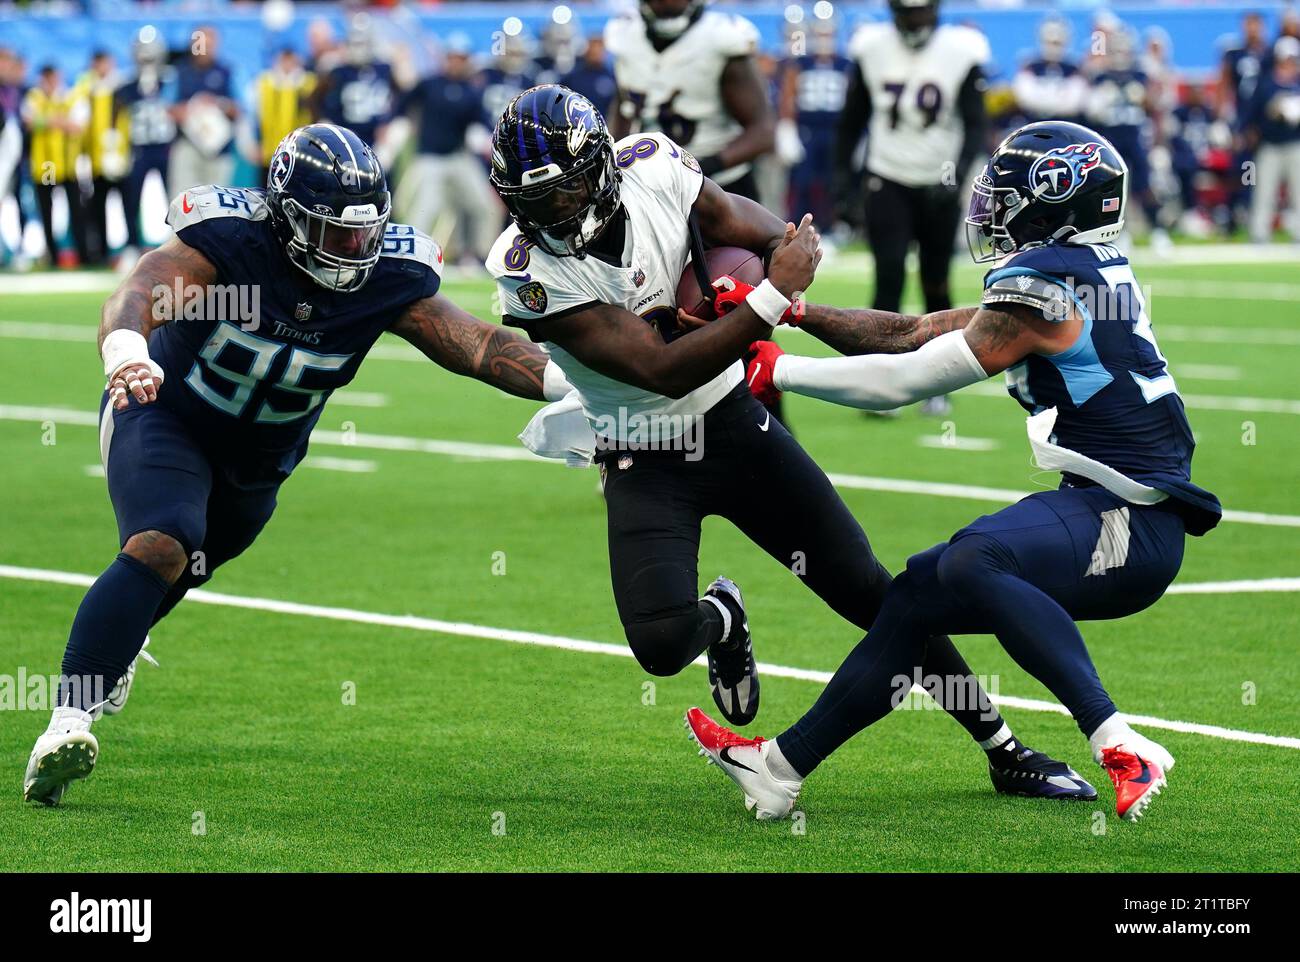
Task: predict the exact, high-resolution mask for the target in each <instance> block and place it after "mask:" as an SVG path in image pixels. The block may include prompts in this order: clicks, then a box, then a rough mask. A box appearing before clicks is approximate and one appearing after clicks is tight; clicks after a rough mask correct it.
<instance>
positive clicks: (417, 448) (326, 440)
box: [0, 404, 1300, 528]
mask: <svg viewBox="0 0 1300 962" xmlns="http://www.w3.org/2000/svg"><path fill="white" fill-rule="evenodd" d="M0 421H34V422H37V423H41V422H45V421H51V422H53V423H55V424H66V425H72V426H78V427H98V426H99V416H98V415H97V414H95V412H93V411H78V410H75V409H71V408H50V407H26V406H23V405H13V404H0ZM311 440H312V443H313V444H326V445H338V446H340V447H345V448H361V449H367V450H376V451H412V452H416V453H419V454H438V455H443V456H446V457H452V458H464V459H469V460H475V461H529V462H533V463H535V464H550V465H561V464H563V463H564V462H562V461H555V460H551V459H548V458H541V457H538V456H537V455H535V454H533V453H532V452H531V451H528V450H526V449H525V448H524V447H523V446H522V445H509V444H478V443H475V442H472V441H440V440H438V439H436V438H408V437H403V436H401V435H394V434H355V433H351V432H343V431H325V430H322V429H320V428H317V429H316V430H315V431H313V432H312V434H311ZM826 476H827V477H828V478H829V479H830V481H831V484H833V485H835V486H836V487H837V488H852V489H855V490H859V491H888V492H890V493H893V494H922V495H930V496H933V497H938V498H957V499H961V500H966V501H993V502H998V503H1001V504H1011V503H1012V502H1014V501H1019V500H1020V499H1021V498H1023V497H1025V496H1026V495H1028V494H1032V493H1033V492H1032V491H1018V490H1016V489H1014V488H986V487H982V486H980V485H973V484H954V483H951V482H947V481H912V480H909V479H906V478H875V477H870V476H867V475H860V474H839V473H835V472H827V474H826ZM1040 490H1048V489H1047V488H1042V489H1040ZM1223 520H1224V521H1233V522H1237V523H1241V524H1260V525H1266V526H1268V527H1275V528H1300V515H1294V514H1270V513H1268V512H1264V511H1237V510H1229V511H1224V512H1223Z"/></svg>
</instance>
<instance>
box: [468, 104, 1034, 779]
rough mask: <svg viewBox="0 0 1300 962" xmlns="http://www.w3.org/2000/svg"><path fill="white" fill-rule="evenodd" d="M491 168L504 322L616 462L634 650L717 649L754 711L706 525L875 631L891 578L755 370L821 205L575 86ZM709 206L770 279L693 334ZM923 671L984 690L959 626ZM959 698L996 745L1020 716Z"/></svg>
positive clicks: (985, 738) (521, 118)
mask: <svg viewBox="0 0 1300 962" xmlns="http://www.w3.org/2000/svg"><path fill="white" fill-rule="evenodd" d="M491 176H492V182H493V185H494V186H495V187H496V188H497V190H498V192H499V193H500V194H501V198H502V200H503V201H504V202H505V204H506V207H507V208H508V209H509V210H510V213H511V215H512V217H513V218H514V224H512V225H511V226H510V227H509V228H507V230H506V231H505V232H504V233H503V234H502V235H501V237H500V238H499V239H498V240H497V243H496V244H495V245H494V247H493V248H492V252H491V254H490V255H489V256H488V261H487V267H488V270H489V271H490V272H491V273H492V275H493V276H494V277H496V278H497V283H498V292H499V296H500V303H501V311H502V313H503V315H504V318H503V320H504V322H505V323H506V324H509V325H512V326H515V327H519V328H522V329H523V330H524V331H526V332H527V333H528V334H529V336H530V337H532V339H533V340H534V341H538V342H540V343H541V344H542V346H543V348H544V349H545V350H546V351H547V353H548V354H549V355H550V357H551V360H552V362H553V363H554V364H555V365H557V366H558V367H559V368H560V370H561V371H563V373H564V375H565V377H567V378H568V380H569V382H570V383H571V384H572V385H573V388H574V392H573V394H572V395H570V397H569V398H568V399H566V401H564V402H561V403H560V405H558V406H557V405H553V406H552V407H553V408H556V407H563V406H564V405H566V404H567V405H569V406H571V407H572V409H573V413H574V420H576V421H577V422H578V426H579V428H580V429H581V433H582V434H584V435H585V437H586V439H587V443H588V444H589V446H590V447H592V448H594V456H595V461H596V462H597V464H598V465H599V466H600V471H601V477H602V479H603V485H604V493H605V502H606V509H607V512H608V518H609V527H608V537H609V559H610V573H611V576H612V580H613V588H614V598H615V601H616V603H617V606H618V612H619V618H620V620H621V622H622V624H623V629H624V633H625V635H626V637H627V640H628V644H629V645H630V646H631V648H632V652H633V654H634V655H635V656H636V658H637V660H638V661H639V662H640V664H641V665H642V666H643V667H644V668H645V669H646V671H648V672H650V673H651V674H654V675H674V674H676V673H677V672H679V671H681V670H682V669H683V668H684V667H686V666H687V665H689V664H690V663H691V662H693V661H694V660H695V659H696V658H697V657H698V656H699V655H701V654H702V653H705V652H707V654H708V663H709V680H710V684H711V686H712V688H713V697H714V701H715V702H716V703H717V705H718V707H719V709H721V711H722V713H723V715H725V716H726V718H727V719H728V720H729V721H731V722H732V723H733V724H741V725H743V724H748V723H749V722H750V721H752V720H753V718H754V716H755V714H756V712H757V710H758V695H759V690H758V671H757V666H756V664H755V661H754V656H753V650H752V645H751V640H750V634H749V624H748V621H747V619H746V615H745V607H744V602H743V600H742V598H741V593H740V589H739V588H737V587H736V585H735V584H734V583H733V582H731V581H730V580H728V579H727V578H718V579H717V580H716V581H714V582H713V583H712V585H710V586H709V588H708V590H707V591H706V592H705V595H704V597H703V598H699V597H698V596H697V591H698V581H697V568H698V559H699V547H700V525H701V522H702V521H703V519H704V518H705V517H706V516H708V515H718V516H720V517H724V518H726V519H728V520H729V521H731V522H732V523H733V524H735V525H736V527H737V528H739V529H740V530H741V531H742V532H744V534H746V535H747V536H748V537H749V538H750V539H752V540H753V541H754V542H755V543H756V544H757V545H759V546H760V547H761V548H763V549H764V550H765V551H767V552H768V553H769V554H770V555H772V557H773V558H774V559H776V561H777V562H778V563H779V564H781V565H782V566H784V567H787V568H789V570H791V572H792V573H793V574H795V575H796V576H797V577H799V578H800V580H802V581H803V582H804V583H805V584H807V585H808V587H810V588H811V589H812V590H813V591H815V592H816V593H817V594H818V595H819V596H820V597H821V598H822V599H823V600H824V601H825V602H826V603H827V604H828V605H829V606H830V607H831V608H833V609H834V610H835V611H836V612H838V613H839V614H840V615H842V616H843V617H844V618H846V619H848V620H849V621H851V622H853V623H854V624H856V625H858V626H869V625H870V624H871V623H872V622H873V621H874V620H875V617H876V613H877V611H878V610H879V607H880V601H881V599H882V598H883V596H884V591H885V589H886V587H887V586H888V584H889V582H890V576H889V574H888V572H886V571H885V569H884V568H883V567H882V566H881V564H880V562H879V561H877V560H876V558H875V556H874V555H873V554H872V551H871V546H870V544H869V543H868V541H867V537H866V535H865V534H864V533H863V531H862V528H861V526H860V525H859V524H858V522H857V520H856V519H855V518H854V517H853V515H852V514H851V513H850V512H849V510H848V508H847V507H846V506H845V505H844V502H843V501H841V500H840V497H839V495H838V494H837V493H836V491H835V489H834V487H833V486H832V485H831V483H830V481H829V480H828V479H827V477H826V475H825V474H824V473H823V472H822V471H821V469H820V468H819V467H818V466H817V465H816V463H815V462H813V460H812V459H811V458H810V457H809V456H808V455H807V453H805V452H804V450H803V449H802V448H801V447H800V446H799V445H798V444H797V443H796V442H795V440H794V439H793V438H792V437H791V436H790V434H789V432H787V431H786V430H785V429H784V428H783V427H782V426H781V424H780V423H779V422H778V421H777V420H776V419H775V418H772V417H770V416H769V414H768V413H767V412H766V411H765V410H764V409H763V408H762V406H760V405H759V404H758V402H757V401H755V400H754V399H753V398H752V396H751V395H750V392H749V390H748V388H747V387H746V385H745V379H744V375H743V369H742V367H741V365H740V363H739V359H740V357H741V356H742V355H743V354H744V353H745V349H746V346H747V345H748V344H749V343H750V341H751V340H753V339H754V338H755V337H758V336H759V335H761V334H763V333H766V332H770V330H771V327H772V325H775V324H776V323H778V322H779V321H780V320H781V318H782V317H783V316H785V315H786V314H787V313H788V311H789V309H790V302H791V300H792V299H793V298H795V297H797V295H798V293H799V292H800V291H802V290H803V289H804V288H806V286H807V285H808V284H809V283H810V282H811V281H812V278H813V273H814V270H815V268H816V265H817V262H818V260H819V259H820V253H819V248H818V242H819V240H818V235H817V232H816V230H815V229H814V228H813V227H812V225H811V222H810V218H809V217H807V216H805V217H804V221H803V223H802V224H801V225H800V227H799V229H798V230H797V231H796V230H795V227H794V225H793V224H789V225H787V224H783V223H782V222H781V221H780V220H779V219H778V218H777V217H775V216H774V215H773V214H771V213H770V212H768V211H767V210H765V209H764V208H762V207H760V206H759V205H758V204H756V203H754V202H753V201H750V200H748V199H746V198H743V197H739V196H737V195H735V194H730V193H728V192H726V191H724V190H723V189H722V188H720V187H719V186H718V185H717V184H715V183H714V182H713V181H712V180H710V179H709V178H707V177H705V176H703V175H702V174H701V173H700V169H699V165H698V164H697V163H696V162H695V159H694V158H693V157H692V156H691V155H690V153H688V152H687V151H686V150H685V149H683V148H681V147H679V146H678V145H677V144H675V143H674V142H673V141H672V140H671V139H669V138H668V137H667V136H665V135H664V134H661V133H648V134H639V135H633V136H631V137H626V138H624V139H623V140H620V141H619V142H618V143H614V142H613V140H612V139H611V138H610V136H609V134H608V132H607V130H606V127H605V123H604V121H603V119H602V118H601V116H600V114H599V113H598V112H597V111H596V110H595V108H594V107H593V106H592V105H591V103H590V102H589V101H588V100H587V99H586V98H584V97H582V96H581V95H579V94H576V93H574V92H573V91H571V90H569V89H568V88H567V87H561V86H558V85H545V86H541V87H534V88H533V89H531V90H527V91H524V93H522V94H520V95H519V96H518V97H517V98H515V100H513V101H512V102H511V104H510V106H509V107H508V108H507V109H506V112H505V114H504V115H503V116H502V118H501V120H500V122H499V123H498V124H497V128H496V132H495V134H494V136H493V152H492V175H491ZM692 219H694V221H695V222H696V224H697V225H698V227H699V230H700V232H701V234H702V236H703V238H704V239H705V240H707V241H708V242H710V243H712V244H715V245H720V246H721V245H729V246H736V247H743V248H746V249H749V250H753V251H755V252H762V253H763V254H764V257H765V260H767V261H768V263H769V267H768V271H767V275H768V277H767V280H765V281H763V282H762V283H761V284H760V285H759V286H758V287H757V288H753V289H749V288H748V287H747V285H741V284H739V283H738V282H736V281H735V280H734V279H731V278H724V279H723V280H722V282H721V283H722V286H723V287H730V288H731V291H730V295H725V294H723V295H719V296H720V298H721V297H724V296H731V297H732V299H733V300H732V303H735V304H736V305H737V306H736V307H735V309H734V310H732V311H731V312H730V313H727V314H726V315H725V316H724V317H722V318H721V319H720V320H717V321H714V322H713V323H711V324H707V325H701V326H700V327H698V329H693V330H690V331H689V332H688V333H682V334H680V336H679V335H678V330H677V321H678V320H679V319H681V318H682V316H683V313H684V312H680V311H679V309H678V308H677V306H676V305H675V303H674V301H675V300H676V296H675V295H676V286H677V282H678V279H679V277H680V275H681V273H682V271H683V270H685V269H686V267H687V264H688V262H689V261H690V258H691V247H692V244H691V240H690V236H691V220H692ZM742 287H744V288H745V290H744V293H742V292H741V288H742ZM742 298H743V299H742ZM544 410H545V409H544ZM579 410H580V411H581V413H582V414H585V419H584V418H583V417H581V416H580V415H578V414H577V412H578V411H579ZM534 423H536V419H534ZM530 427H531V426H530ZM535 449H536V450H545V448H544V447H540V446H535ZM551 450H558V448H552V449H551ZM774 505H775V506H777V507H773V506H774ZM925 672H926V674H927V675H929V674H934V675H937V676H940V677H943V678H953V679H960V680H961V682H962V690H963V691H975V690H977V686H978V682H977V681H976V680H975V679H974V677H973V676H971V673H970V668H969V667H968V666H967V665H966V663H965V661H964V660H963V659H962V657H961V655H960V654H959V653H958V652H957V650H956V649H955V648H954V647H953V645H952V642H951V641H949V639H947V638H946V637H937V638H933V639H931V640H930V643H929V646H928V656H927V662H926V666H925ZM966 686H975V687H966ZM961 702H962V704H961V705H959V706H958V705H954V706H953V707H950V708H949V709H948V710H949V711H950V713H951V714H952V715H953V717H954V718H956V719H957V720H958V721H959V722H960V723H961V724H962V726H963V727H964V728H965V729H966V730H967V731H968V732H969V733H970V734H971V736H972V737H973V738H974V739H975V740H976V741H978V742H981V743H984V742H988V743H989V744H992V742H991V739H994V738H995V736H997V735H998V733H999V732H1001V731H1002V729H1003V727H1004V723H1003V721H1002V718H1001V716H1000V715H999V714H998V712H997V710H996V709H995V708H993V706H992V705H991V704H990V703H989V702H988V699H987V696H985V695H983V693H982V691H981V692H980V697H978V698H974V699H969V700H968V699H961ZM1008 731H1009V730H1008ZM1026 754H1027V755H1028V754H1031V753H1026Z"/></svg>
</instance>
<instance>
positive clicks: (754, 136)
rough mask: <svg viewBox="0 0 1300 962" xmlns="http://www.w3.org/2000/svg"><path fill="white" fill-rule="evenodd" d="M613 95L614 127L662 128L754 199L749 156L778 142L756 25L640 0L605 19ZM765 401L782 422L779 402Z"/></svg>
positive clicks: (685, 5) (695, 3) (618, 134)
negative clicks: (633, 8) (635, 8)
mask: <svg viewBox="0 0 1300 962" xmlns="http://www.w3.org/2000/svg"><path fill="white" fill-rule="evenodd" d="M605 46H606V48H607V49H608V50H609V53H610V56H612V57H613V58H614V78H615V80H617V81H618V96H617V99H616V101H615V103H614V104H613V105H612V106H611V107H610V108H609V116H610V119H611V126H610V134H611V135H612V136H613V138H614V139H615V140H620V139H622V138H623V137H625V136H627V135H628V134H630V133H634V132H649V131H661V132H662V133H664V134H665V135H666V136H667V137H668V138H669V139H671V140H672V141H673V142H675V143H677V144H678V145H680V146H682V147H684V148H686V149H687V150H689V151H691V153H692V154H694V155H695V157H696V158H697V159H698V162H699V165H700V170H701V171H702V172H703V174H704V176H705V177H708V178H709V179H710V180H712V181H713V182H714V183H716V184H718V185H719V186H720V187H725V188H726V189H727V191H728V193H732V194H738V195H740V196H741V197H747V198H749V199H750V200H755V201H756V200H758V199H759V191H758V182H757V180H756V179H755V177H754V170H753V162H754V160H755V159H756V158H758V157H759V156H761V155H763V154H767V153H769V152H770V151H771V150H772V149H773V147H774V146H775V137H776V117H775V115H774V112H773V110H772V107H771V103H770V98H769V92H768V84H767V82H766V81H765V80H764V78H763V76H762V74H761V73H760V71H759V69H758V64H757V62H756V54H757V52H758V30H757V28H755V26H754V25H753V24H752V23H750V22H749V21H748V20H746V19H745V18H744V17H741V16H739V15H737V14H734V13H730V12H723V11H719V10H709V9H706V5H705V2H704V0H641V3H640V15H639V16H636V15H631V14H629V15H628V16H623V17H616V18H614V19H612V20H610V21H609V23H608V24H606V25H605ZM769 410H771V411H772V413H773V414H775V415H776V418H777V420H779V421H781V422H782V423H785V419H784V414H783V412H782V410H781V407H780V402H779V401H778V402H776V403H775V404H774V405H773V406H772V407H771V408H769Z"/></svg>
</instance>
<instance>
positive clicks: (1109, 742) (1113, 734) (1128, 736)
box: [1088, 712, 1137, 765]
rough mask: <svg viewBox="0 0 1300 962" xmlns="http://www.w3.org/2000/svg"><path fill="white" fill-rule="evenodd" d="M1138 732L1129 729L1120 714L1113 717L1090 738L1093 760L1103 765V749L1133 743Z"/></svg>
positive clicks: (1099, 726)
mask: <svg viewBox="0 0 1300 962" xmlns="http://www.w3.org/2000/svg"><path fill="white" fill-rule="evenodd" d="M1136 734H1137V732H1135V731H1133V729H1132V728H1130V727H1129V723H1128V722H1126V721H1124V719H1122V718H1121V717H1120V716H1119V712H1116V713H1115V714H1113V715H1111V716H1110V717H1109V718H1107V719H1106V720H1105V721H1104V722H1102V723H1101V724H1100V725H1098V726H1097V730H1096V731H1094V732H1093V733H1092V734H1091V735H1089V736H1088V744H1089V745H1091V746H1092V757H1093V760H1094V761H1095V762H1096V763H1097V764H1098V765H1100V764H1101V750H1102V749H1103V748H1114V747H1115V746H1116V745H1122V744H1123V743H1124V742H1130V743H1131V742H1133V741H1134V740H1135V739H1134V737H1133V736H1135V735H1136Z"/></svg>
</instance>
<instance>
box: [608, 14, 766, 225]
mask: <svg viewBox="0 0 1300 962" xmlns="http://www.w3.org/2000/svg"><path fill="white" fill-rule="evenodd" d="M640 7H641V15H640V16H639V17H638V16H626V17H616V18H615V19H613V20H610V22H609V23H608V24H607V25H606V27H605V46H606V47H607V48H608V49H609V53H610V55H611V56H612V57H613V58H614V76H615V79H616V80H617V81H618V100H617V102H616V104H615V105H614V106H613V107H612V108H611V110H610V118H611V124H610V133H611V135H612V136H613V137H614V139H615V140H620V139H622V138H623V137H625V136H627V135H628V134H630V133H634V132H638V131H642V132H646V131H653V130H657V131H662V132H663V133H664V134H666V135H667V136H668V137H669V138H670V139H672V140H673V141H674V142H676V143H677V144H679V145H680V146H682V147H685V148H686V149H688V150H690V151H691V152H692V153H693V154H694V155H695V156H696V157H697V158H698V159H699V164H700V169H701V170H702V171H703V172H704V176H705V177H708V178H710V179H711V180H712V181H713V182H714V183H716V184H718V185H719V186H720V187H725V188H727V191H728V192H730V193H732V194H739V195H740V196H742V197H748V198H749V199H751V200H754V199H756V198H757V187H756V185H755V183H754V175H753V170H752V161H753V160H754V158H756V157H758V156H759V155H760V154H765V153H768V152H769V151H770V150H772V148H773V146H774V137H775V130H776V119H775V117H774V116H773V113H772V108H771V106H770V104H769V102H768V95H767V86H766V84H764V82H763V78H762V77H761V76H760V74H759V71H758V68H757V66H756V65H755V63H754V55H755V53H756V52H757V50H758V30H757V29H756V28H755V27H754V25H753V24H752V23H750V22H749V21H748V20H746V19H745V18H744V17H741V16H738V15H736V14H733V13H730V12H723V11H720V10H708V9H706V8H705V3H704V0H641V4H640Z"/></svg>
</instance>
